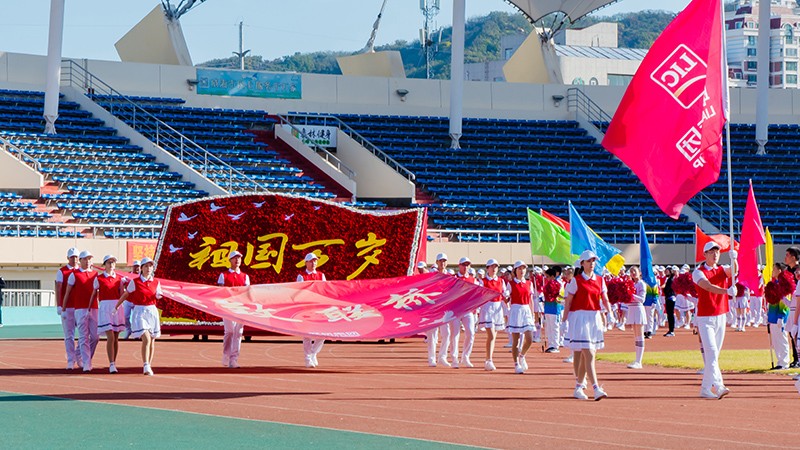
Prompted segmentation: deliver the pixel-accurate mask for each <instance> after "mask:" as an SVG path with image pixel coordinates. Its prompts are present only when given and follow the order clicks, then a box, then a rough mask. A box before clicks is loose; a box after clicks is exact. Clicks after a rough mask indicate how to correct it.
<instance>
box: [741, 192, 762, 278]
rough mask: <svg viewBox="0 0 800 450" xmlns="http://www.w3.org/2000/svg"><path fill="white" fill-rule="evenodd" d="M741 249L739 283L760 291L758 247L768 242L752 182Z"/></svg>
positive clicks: (745, 208) (745, 213)
mask: <svg viewBox="0 0 800 450" xmlns="http://www.w3.org/2000/svg"><path fill="white" fill-rule="evenodd" d="M740 240H741V243H740V244H739V248H740V249H741V250H740V252H739V282H740V283H741V284H743V285H744V286H747V287H748V288H749V289H750V290H751V291H753V290H756V289H758V287H759V285H760V283H761V275H760V274H759V272H758V253H757V251H758V246H759V245H762V244H765V243H766V242H767V239H766V237H765V236H764V225H763V224H762V223H761V214H760V213H759V212H758V204H757V203H756V196H755V194H754V193H753V182H752V181H751V182H750V193H749V194H747V205H746V206H745V207H744V223H742V237H741V239H740Z"/></svg>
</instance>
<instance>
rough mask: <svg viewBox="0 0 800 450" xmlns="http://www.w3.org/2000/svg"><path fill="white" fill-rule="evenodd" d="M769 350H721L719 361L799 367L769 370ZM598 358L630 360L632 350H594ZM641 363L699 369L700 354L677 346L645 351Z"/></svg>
mask: <svg viewBox="0 0 800 450" xmlns="http://www.w3.org/2000/svg"><path fill="white" fill-rule="evenodd" d="M769 352H770V351H769V350H722V353H720V355H719V365H720V368H721V369H722V370H723V371H727V372H744V373H767V372H769V373H777V374H787V375H788V374H790V373H797V372H798V369H785V370H770V360H769ZM597 359H598V360H599V361H609V362H616V363H626V364H627V363H630V362H632V361H633V359H634V353H633V352H630V353H628V352H625V353H603V352H602V351H601V352H598V353H597ZM642 363H643V364H644V365H646V366H647V365H654V366H662V367H674V368H681V369H702V368H703V358H702V357H701V356H700V351H699V350H676V351H670V352H647V351H646V352H644V360H643V361H642Z"/></svg>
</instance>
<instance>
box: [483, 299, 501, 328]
mask: <svg viewBox="0 0 800 450" xmlns="http://www.w3.org/2000/svg"><path fill="white" fill-rule="evenodd" d="M504 304H505V303H503V302H487V303H484V304H483V306H481V313H480V318H479V320H478V325H479V326H480V327H481V329H482V330H483V329H487V328H493V329H495V330H502V329H504V328H505V327H506V319H505V314H503V306H502V305H504Z"/></svg>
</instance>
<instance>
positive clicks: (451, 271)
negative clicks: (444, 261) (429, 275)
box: [447, 269, 456, 275]
mask: <svg viewBox="0 0 800 450" xmlns="http://www.w3.org/2000/svg"><path fill="white" fill-rule="evenodd" d="M447 274H448V275H455V274H456V273H455V272H453V269H447Z"/></svg>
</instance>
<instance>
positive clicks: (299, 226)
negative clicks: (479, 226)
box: [156, 194, 425, 321]
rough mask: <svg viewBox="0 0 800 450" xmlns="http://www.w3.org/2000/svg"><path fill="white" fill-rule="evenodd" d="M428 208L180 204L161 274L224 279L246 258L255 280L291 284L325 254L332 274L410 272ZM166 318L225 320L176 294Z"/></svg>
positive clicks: (162, 252) (279, 201) (163, 245)
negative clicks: (233, 262) (234, 255)
mask: <svg viewBox="0 0 800 450" xmlns="http://www.w3.org/2000/svg"><path fill="white" fill-rule="evenodd" d="M424 221H425V213H424V210H422V209H408V210H400V211H391V212H375V211H360V210H356V209H354V208H349V207H345V206H341V205H338V204H336V203H331V202H328V201H324V200H312V199H307V198H301V197H292V196H285V195H277V194H253V195H239V196H230V197H216V198H209V199H204V200H198V201H193V202H189V203H183V204H179V205H174V206H172V207H170V208H169V210H168V211H167V217H166V219H165V222H164V229H163V231H162V233H161V239H160V240H159V243H158V251H157V254H156V261H157V269H156V276H157V277H159V278H166V279H171V280H177V281H185V282H191V283H201V284H216V283H217V279H218V278H219V275H220V273H221V272H223V271H225V270H227V269H228V268H229V267H230V263H229V261H228V255H229V254H230V252H232V251H234V250H236V251H239V252H241V253H242V254H243V255H244V257H243V262H242V270H243V271H244V272H246V273H247V274H248V275H249V276H250V280H251V283H252V284H265V283H285V282H293V281H295V280H296V279H297V275H298V274H299V273H300V271H302V270H305V262H304V259H303V258H304V257H305V255H306V254H307V253H314V254H316V255H317V256H318V257H319V262H318V265H317V269H318V270H319V271H321V272H323V273H325V275H326V278H328V279H329V280H351V279H356V278H358V279H370V278H391V277H398V276H404V275H409V274H411V273H412V271H413V269H414V266H415V264H416V258H417V254H418V252H419V249H420V242H421V240H422V238H423V232H424ZM162 303H163V304H159V307H160V308H161V309H162V311H163V316H165V317H185V318H191V319H198V320H210V321H213V320H218V319H216V318H214V317H213V316H209V315H207V314H205V313H201V312H199V311H197V310H194V309H192V308H189V307H186V306H183V305H179V304H177V303H174V302H172V301H170V300H166V301H165V302H162Z"/></svg>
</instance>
